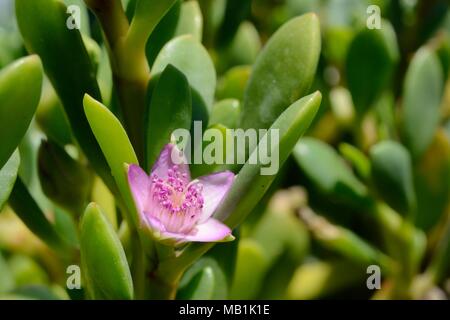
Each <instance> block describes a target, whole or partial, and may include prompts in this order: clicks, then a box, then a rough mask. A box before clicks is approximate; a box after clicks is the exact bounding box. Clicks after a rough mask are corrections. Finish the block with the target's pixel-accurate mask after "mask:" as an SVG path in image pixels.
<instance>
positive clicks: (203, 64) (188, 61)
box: [152, 35, 216, 109]
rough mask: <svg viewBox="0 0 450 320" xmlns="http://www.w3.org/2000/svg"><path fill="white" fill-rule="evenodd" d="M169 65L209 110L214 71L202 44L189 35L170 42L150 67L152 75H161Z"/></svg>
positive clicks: (214, 85) (212, 94)
mask: <svg viewBox="0 0 450 320" xmlns="http://www.w3.org/2000/svg"><path fill="white" fill-rule="evenodd" d="M169 64H172V65H173V66H174V67H176V68H177V69H179V70H180V71H181V72H183V73H184V75H185V76H186V77H187V79H188V81H189V84H190V86H191V87H192V89H193V90H194V91H195V92H196V93H197V94H198V95H199V96H200V97H201V99H202V101H203V103H204V104H205V105H206V106H207V107H208V109H210V108H211V107H212V104H213V100H214V91H215V88H216V71H215V69H214V65H213V63H212V61H211V58H210V56H209V54H208V52H207V51H206V49H205V48H204V47H203V46H202V44H201V43H200V42H198V41H197V40H196V39H195V38H194V37H193V36H191V35H184V36H180V37H177V38H175V39H173V40H171V41H170V42H169V43H167V44H166V45H165V46H164V48H163V49H162V50H161V52H160V53H159V55H158V57H157V58H156V61H155V63H154V64H153V67H152V75H153V76H155V75H157V74H159V73H161V72H162V71H163V70H164V69H165V68H166V66H167V65H169Z"/></svg>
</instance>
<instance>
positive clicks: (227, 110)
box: [209, 99, 241, 128]
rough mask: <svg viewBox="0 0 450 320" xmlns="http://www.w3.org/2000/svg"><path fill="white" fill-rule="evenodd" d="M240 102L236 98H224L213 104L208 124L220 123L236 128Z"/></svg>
mask: <svg viewBox="0 0 450 320" xmlns="http://www.w3.org/2000/svg"><path fill="white" fill-rule="evenodd" d="M240 113H241V104H240V102H239V100H236V99H225V100H222V101H219V102H217V103H216V104H214V106H213V108H212V111H211V117H210V119H209V125H215V124H221V125H223V126H225V127H227V128H237V124H238V121H239V115H240Z"/></svg>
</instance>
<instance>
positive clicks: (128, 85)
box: [85, 0, 150, 162]
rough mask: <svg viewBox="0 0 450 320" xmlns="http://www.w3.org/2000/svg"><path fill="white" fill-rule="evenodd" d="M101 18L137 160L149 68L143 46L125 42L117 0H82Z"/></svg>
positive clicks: (126, 30) (123, 19)
mask: <svg viewBox="0 0 450 320" xmlns="http://www.w3.org/2000/svg"><path fill="white" fill-rule="evenodd" d="M85 2H86V4H87V5H88V6H89V8H90V9H91V10H92V11H93V12H94V13H95V15H96V16H97V18H98V19H99V21H100V24H101V26H102V29H103V31H104V34H105V38H106V40H107V44H108V53H109V56H110V61H111V69H112V72H113V79H114V85H115V87H116V88H117V92H118V96H119V101H120V106H121V111H122V116H123V120H124V125H125V129H126V131H127V134H128V136H129V137H130V140H131V142H132V144H133V147H134V150H135V152H136V154H137V157H138V159H139V161H140V162H142V161H143V160H144V118H145V117H144V113H145V109H146V108H145V106H146V96H147V84H148V81H149V79H150V68H149V66H148V63H147V59H146V57H145V46H139V50H136V47H134V46H131V45H129V44H128V41H127V37H128V34H129V30H130V25H129V23H128V19H127V17H126V15H125V12H124V10H123V8H122V4H121V1H120V0H85Z"/></svg>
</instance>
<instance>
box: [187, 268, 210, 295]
mask: <svg viewBox="0 0 450 320" xmlns="http://www.w3.org/2000/svg"><path fill="white" fill-rule="evenodd" d="M214 282H215V281H214V273H213V270H212V268H211V267H205V268H204V269H203V270H201V271H200V272H198V273H197V274H196V275H195V276H194V277H193V278H192V280H191V281H190V283H189V284H188V285H187V286H186V288H183V290H181V291H180V292H179V295H178V297H179V299H182V300H210V299H212V297H213V294H214V284H215V283H214Z"/></svg>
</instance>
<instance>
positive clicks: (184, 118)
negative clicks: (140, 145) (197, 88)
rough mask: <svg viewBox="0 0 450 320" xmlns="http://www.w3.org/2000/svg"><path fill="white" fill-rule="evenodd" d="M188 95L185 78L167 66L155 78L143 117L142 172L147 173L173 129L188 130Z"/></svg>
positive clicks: (189, 121) (176, 70)
mask: <svg viewBox="0 0 450 320" xmlns="http://www.w3.org/2000/svg"><path fill="white" fill-rule="evenodd" d="M191 99H192V98H191V91H190V87H189V83H188V81H187V79H186V77H185V76H184V75H183V73H181V72H180V71H179V70H178V69H177V68H175V67H174V66H172V65H170V64H169V65H168V66H167V67H166V68H165V69H164V71H163V72H162V73H161V76H160V77H159V80H158V83H157V84H156V87H155V89H154V91H153V95H152V97H151V102H150V108H149V111H148V116H147V130H146V131H147V132H146V168H147V169H148V170H150V169H151V168H152V166H153V163H154V162H155V161H156V159H157V158H158V155H159V153H160V152H161V150H162V149H163V148H164V146H165V145H166V144H167V143H169V141H170V138H171V134H172V133H173V131H175V130H176V129H186V130H189V129H190V128H191V120H192V105H191V102H192V101H191Z"/></svg>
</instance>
